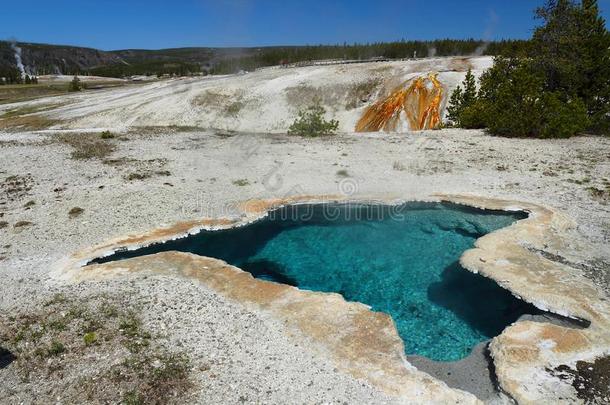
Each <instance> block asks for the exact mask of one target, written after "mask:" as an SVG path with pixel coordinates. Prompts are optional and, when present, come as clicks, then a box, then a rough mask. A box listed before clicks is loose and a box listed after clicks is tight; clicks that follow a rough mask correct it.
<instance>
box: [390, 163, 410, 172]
mask: <svg viewBox="0 0 610 405" xmlns="http://www.w3.org/2000/svg"><path fill="white" fill-rule="evenodd" d="M392 168H393V169H394V170H396V171H397V172H404V171H405V170H407V168H406V167H405V165H403V164H402V163H400V162H399V161H395V162H394V164H393V165H392Z"/></svg>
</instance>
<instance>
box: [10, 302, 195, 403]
mask: <svg viewBox="0 0 610 405" xmlns="http://www.w3.org/2000/svg"><path fill="white" fill-rule="evenodd" d="M123 308H124V309H123ZM0 341H2V346H3V348H2V350H4V351H6V352H7V353H11V354H12V355H13V354H14V359H13V362H12V363H11V366H10V367H11V368H12V369H11V372H12V373H14V374H15V375H17V376H19V377H21V378H22V379H23V381H27V382H28V383H30V384H33V385H34V386H37V385H39V384H43V383H44V382H47V381H48V380H49V378H53V381H54V383H53V384H52V385H51V387H50V388H49V390H48V391H45V392H44V393H42V394H41V395H42V397H39V398H38V400H40V402H43V403H47V402H55V401H56V399H57V398H58V397H59V396H61V397H62V401H65V402H66V403H142V404H148V403H152V404H167V403H173V404H178V403H182V402H184V397H185V395H187V394H188V393H189V392H190V391H191V389H192V388H193V383H192V380H191V360H190V359H189V357H188V356H187V355H186V354H185V353H181V352H174V351H171V350H169V349H168V347H167V346H166V345H167V343H166V342H165V340H158V339H156V338H154V337H153V336H152V335H151V334H150V333H149V332H148V331H147V330H146V329H145V327H144V325H143V322H142V320H141V318H140V316H139V309H138V308H137V307H133V306H131V305H129V303H128V302H126V301H124V300H123V298H121V297H118V296H117V297H114V298H110V297H108V296H106V295H97V296H90V297H88V298H87V299H73V298H67V297H66V296H64V295H63V294H56V295H55V296H54V297H53V298H52V299H50V300H49V301H47V302H46V303H45V304H44V305H43V306H39V307H38V309H36V310H34V311H30V312H23V313H18V314H15V313H12V314H8V313H4V312H3V313H0ZM85 368H86V369H87V373H86V374H87V376H83V377H81V378H78V381H77V382H76V383H75V380H74V377H73V376H75V375H79V374H81V373H82V371H83V369H85ZM9 402H10V400H9Z"/></svg>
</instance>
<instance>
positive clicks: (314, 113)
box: [288, 103, 339, 137]
mask: <svg viewBox="0 0 610 405" xmlns="http://www.w3.org/2000/svg"><path fill="white" fill-rule="evenodd" d="M325 114H326V110H325V109H324V107H322V106H321V105H320V104H319V103H316V104H314V105H312V106H310V107H308V108H306V109H305V110H301V111H299V115H298V117H297V119H296V120H295V121H294V123H293V124H292V125H291V126H290V128H289V129H288V133H289V134H290V135H300V136H309V137H317V136H322V135H334V134H335V132H336V131H337V129H338V128H339V121H336V120H330V121H326V120H325V119H324V115H325Z"/></svg>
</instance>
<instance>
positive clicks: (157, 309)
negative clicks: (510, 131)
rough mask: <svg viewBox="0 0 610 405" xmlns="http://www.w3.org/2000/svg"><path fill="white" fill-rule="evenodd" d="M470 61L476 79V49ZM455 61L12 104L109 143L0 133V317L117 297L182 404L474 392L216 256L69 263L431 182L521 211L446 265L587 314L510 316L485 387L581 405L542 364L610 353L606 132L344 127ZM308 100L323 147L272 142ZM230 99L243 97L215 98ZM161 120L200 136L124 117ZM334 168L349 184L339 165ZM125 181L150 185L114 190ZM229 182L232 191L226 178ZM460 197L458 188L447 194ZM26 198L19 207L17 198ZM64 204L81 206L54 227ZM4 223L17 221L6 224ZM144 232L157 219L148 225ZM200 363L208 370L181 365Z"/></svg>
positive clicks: (350, 314)
mask: <svg viewBox="0 0 610 405" xmlns="http://www.w3.org/2000/svg"><path fill="white" fill-rule="evenodd" d="M470 63H472V65H473V66H474V67H475V68H477V73H480V71H481V69H483V68H484V67H485V66H488V65H489V63H490V60H489V59H486V58H479V59H476V60H471V61H470ZM467 66H468V61H462V60H454V59H434V60H428V61H418V62H401V63H385V64H383V63H380V64H372V65H346V66H327V67H309V68H300V69H287V70H283V69H266V70H262V71H260V72H255V73H251V74H247V75H242V76H230V77H223V78H199V79H179V80H178V79H177V80H168V81H160V82H155V83H152V84H147V85H140V86H137V87H125V88H118V89H112V90H100V91H97V92H87V93H82V94H77V95H68V96H62V97H59V98H53V99H45V100H38V101H32V102H29V103H28V104H27V105H32V104H57V105H58V106H59V105H61V106H59V107H57V108H56V109H54V110H46V111H45V114H47V115H49V117H51V118H55V119H62V120H63V122H62V123H60V124H58V129H60V128H63V129H66V128H68V129H83V130H87V131H90V130H91V128H113V129H115V130H124V131H125V134H124V135H122V136H121V138H120V139H115V140H111V141H109V142H113V143H114V144H115V145H116V150H115V151H114V152H113V154H112V156H110V159H113V160H114V163H113V162H106V163H104V162H102V161H100V160H74V159H72V158H71V157H70V154H71V151H72V149H71V147H70V146H69V145H67V144H65V143H63V142H60V141H58V139H57V134H56V133H55V131H47V132H42V133H40V132H39V133H34V132H27V131H22V132H19V131H13V132H6V133H0V153H1V156H2V166H1V167H0V180H4V179H5V178H7V177H9V176H12V175H26V174H29V175H30V176H31V178H32V188H31V190H30V191H29V192H28V193H27V194H25V195H23V196H20V197H19V198H16V199H9V198H7V195H6V194H2V195H1V196H0V198H1V200H0V202H1V203H3V204H2V205H0V213H2V215H3V216H2V218H1V220H3V221H6V222H8V223H9V226H8V227H6V228H4V229H0V238H1V243H0V246H2V249H1V250H0V256H2V257H3V259H2V260H1V261H0V275H1V277H0V310H1V311H6V312H9V313H10V312H12V311H17V310H27V309H35V308H36V307H37V306H39V305H40V303H41V302H44V301H45V300H47V299H49V297H51V296H52V295H53V294H55V293H56V292H58V291H62V292H64V293H67V294H72V295H74V296H76V297H81V296H82V297H86V296H87V294H91V293H93V292H104V291H113V292H119V293H120V292H124V293H125V295H126V296H128V297H129V299H130V300H133V302H134V303H140V304H142V303H144V304H145V305H144V308H145V309H144V314H143V316H144V321H145V324H146V325H147V326H148V327H149V328H150V329H151V330H155V331H158V332H159V333H160V334H163V335H166V336H167V339H168V340H169V341H170V342H171V343H172V344H175V345H176V346H179V347H180V348H181V349H183V350H185V351H187V352H189V353H190V355H191V357H192V358H193V361H194V362H195V367H194V373H195V379H196V382H197V383H198V391H197V392H196V393H195V395H194V397H193V398H192V400H193V401H199V402H206V403H219V402H229V403H235V402H238V401H239V399H240V398H247V399H248V402H265V403H285V402H286V399H287V398H290V400H289V402H293V403H318V402H348V403H413V402H437V403H446V402H460V403H471V402H476V398H475V397H474V396H473V395H472V394H469V393H467V392H464V391H461V390H456V389H452V388H449V387H448V386H447V385H445V384H444V383H443V382H441V381H439V380H437V379H435V378H433V377H430V376H428V375H426V374H425V373H423V372H420V371H418V370H416V369H415V368H413V367H412V366H410V365H409V364H408V363H407V362H406V360H405V358H404V356H403V354H402V353H401V351H400V349H401V342H400V339H398V337H397V334H396V332H395V330H394V328H393V326H392V324H391V322H390V321H389V319H388V318H387V317H385V316H383V315H381V314H375V313H372V312H370V311H369V310H368V309H367V308H365V307H364V306H361V305H358V304H353V303H346V302H345V301H343V300H342V299H341V297H340V296H338V295H333V294H319V293H311V292H301V291H299V290H296V289H293V288H288V287H284V286H279V285H275V284H270V283H265V282H262V281H259V280H253V279H251V278H250V277H248V276H247V275H246V274H244V273H242V272H240V271H239V270H237V269H234V268H232V267H230V266H225V265H223V264H222V263H218V262H217V261H214V260H207V259H203V258H197V257H194V256H192V255H184V254H164V255H161V256H158V257H153V258H142V259H136V260H135V261H133V262H132V263H131V264H120V265H119V264H110V265H107V266H105V268H103V267H101V266H100V267H98V268H96V267H95V266H94V267H91V268H88V269H87V270H86V271H83V270H80V269H79V268H78V267H76V266H75V264H77V262H78V261H79V260H80V259H83V258H86V257H88V256H89V255H91V254H93V253H95V252H96V250H95V249H93V250H92V247H93V246H97V247H98V250H97V252H102V251H104V252H107V251H110V250H112V249H113V248H114V247H116V246H118V245H125V244H129V243H144V242H145V241H146V240H151V238H152V239H154V238H162V239H163V238H169V237H172V235H174V234H175V233H184V232H186V231H188V230H189V229H191V228H194V227H197V226H201V225H205V223H201V222H198V221H200V220H201V219H202V218H222V217H224V218H230V219H231V220H232V221H239V220H243V219H244V217H242V216H241V215H242V214H244V213H245V214H246V215H250V217H248V216H246V217H245V218H251V217H252V216H256V215H260V214H261V213H262V212H264V209H265V208H266V207H267V205H268V204H266V203H263V202H258V203H256V204H254V205H249V206H243V205H239V204H238V202H241V201H246V200H255V201H259V200H267V199H273V198H276V199H280V202H281V201H282V200H281V199H282V198H284V197H285V196H286V195H295V194H298V195H310V196H323V195H336V196H339V197H342V198H345V196H341V194H342V192H345V191H346V190H351V191H350V192H352V191H353V193H352V194H351V195H350V196H349V198H351V199H359V198H365V197H370V196H374V197H375V198H376V199H380V200H387V201H394V200H395V199H401V200H410V199H422V198H440V197H433V196H434V195H435V194H437V193H442V194H443V195H445V196H446V197H443V198H448V199H451V200H455V201H460V202H464V203H466V204H469V205H478V206H485V207H493V208H519V207H520V208H527V209H530V210H532V212H534V214H535V215H533V216H532V218H531V219H529V220H527V221H524V222H522V223H519V224H518V225H517V226H513V227H511V228H508V229H506V230H502V231H500V232H497V233H494V234H491V235H489V236H487V237H485V238H483V239H481V240H479V242H478V249H475V250H471V251H469V252H468V253H467V254H465V256H464V257H463V260H462V262H463V264H464V265H465V266H466V267H468V268H469V269H470V270H473V271H478V272H480V273H482V274H484V275H486V276H488V277H491V278H494V279H495V280H496V281H497V282H498V283H499V284H500V285H502V286H503V287H505V288H508V289H510V290H511V291H513V292H514V293H515V294H518V295H520V296H522V297H523V298H524V299H526V300H528V301H530V302H532V303H534V304H536V305H538V306H540V307H543V308H545V309H549V310H550V311H554V312H558V313H561V314H563V315H569V316H574V317H579V318H584V319H587V320H589V321H591V326H590V327H589V328H587V329H580V330H579V329H570V328H565V327H562V326H556V325H551V324H546V323H535V322H529V321H528V322H518V323H516V324H515V325H513V326H511V327H510V328H508V329H507V330H506V331H505V332H504V333H503V334H502V335H501V336H500V337H498V338H496V339H494V341H493V342H492V344H491V353H492V355H493V357H494V362H495V366H496V372H497V375H498V378H499V383H500V385H501V387H502V389H503V390H505V391H506V392H507V393H508V394H509V395H510V396H511V397H513V398H515V399H517V400H518V401H519V402H521V403H560V402H562V401H563V402H565V403H574V402H579V401H581V400H580V399H579V398H577V397H576V395H577V393H576V391H575V390H574V388H573V387H572V386H571V385H570V383H569V381H562V380H560V379H558V378H557V377H554V376H553V375H551V374H550V373H549V372H547V371H546V369H547V368H549V369H553V368H554V367H557V366H559V365H563V364H567V365H569V366H574V364H575V362H576V361H577V360H586V361H591V360H593V359H595V358H596V357H600V356H603V355H608V354H609V352H610V338H609V336H608V330H610V322H609V318H610V309H609V304H608V293H609V290H610V288H609V286H608V280H609V271H610V270H609V269H608V267H609V265H608V264H609V263H610V249H609V248H608V246H609V244H608V242H609V240H610V215H609V213H610V212H609V211H610V209H609V206H608V191H607V187H608V185H609V184H610V139H607V138H601V137H591V136H581V137H576V138H573V139H569V140H520V139H504V138H497V137H491V136H488V135H486V134H484V133H483V132H482V131H465V130H455V129H446V130H442V131H423V132H417V133H405V134H364V135H363V134H354V133H351V132H350V131H351V130H353V126H354V125H355V123H356V121H357V119H358V118H359V116H360V114H361V113H362V111H363V109H364V108H365V107H366V106H367V105H370V103H372V102H373V101H374V99H375V97H372V99H371V100H368V101H367V100H359V101H358V102H357V103H356V104H357V105H356V107H357V108H355V109H347V108H346V105H347V104H348V103H349V102H350V101H351V100H350V98H352V97H351V96H348V91H349V90H348V89H349V88H350V84H357V83H361V82H365V81H367V80H370V79H373V78H375V77H382V83H381V85H380V86H381V87H380V88H379V89H378V91H379V92H383V91H384V90H383V89H384V88H391V87H392V86H391V84H390V82H392V83H394V82H396V83H400V82H401V80H404V79H405V78H408V77H410V76H412V75H414V74H416V73H417V72H420V73H427V72H428V71H430V70H436V71H439V72H440V75H439V79H440V80H441V81H442V82H443V83H444V84H445V85H446V86H447V87H448V90H450V89H451V88H452V86H454V85H455V84H456V83H458V82H459V81H460V80H461V79H462V78H463V76H464V67H467ZM443 70H447V71H445V72H443ZM451 70H458V71H457V72H456V71H451ZM340 85H342V86H340ZM295 87H296V88H297V90H294V89H292V90H290V89H291V88H295ZM307 88H309V90H307ZM311 88H313V89H314V90H313V91H312V90H311ZM287 89H288V90H287ZM299 89H300V90H299ZM304 89H305V90H304ZM312 94H314V95H321V97H322V101H323V103H324V104H325V105H326V107H327V109H328V110H329V116H334V117H335V118H337V119H338V120H339V121H340V122H341V129H342V133H341V134H339V135H337V136H336V137H332V138H322V139H303V138H298V137H289V136H286V135H284V134H282V132H284V131H285V129H286V127H287V126H288V124H289V123H290V122H291V121H292V120H293V119H294V115H295V111H296V110H297V109H298V107H299V103H300V102H302V100H305V101H304V102H307V98H308V97H312ZM193 100H199V101H197V102H194V101H193ZM236 101H239V102H241V103H242V105H241V107H240V108H236V107H235V108H233V109H229V108H228V107H229V106H230V105H231V104H232V103H233V102H236ZM333 105H335V108H331V107H332V106H333ZM337 106H340V107H337ZM11 108H15V105H12V106H0V112H1V111H3V110H8V109H11ZM169 125H175V126H189V127H203V128H215V129H214V130H203V129H192V130H188V131H187V130H186V129H185V128H156V129H154V130H152V129H151V128H136V127H140V126H144V127H167V126H169ZM217 129H221V130H223V131H218V130H217ZM226 130H237V131H251V132H257V133H258V134H254V133H248V134H245V133H237V134H228V133H227V132H226ZM57 132H59V131H57ZM269 132H276V133H275V134H269ZM229 135H231V136H229ZM109 163H112V164H109ZM339 170H347V172H348V174H349V176H350V177H348V178H347V179H345V178H343V177H340V176H337V172H338V171H339ZM167 172H169V173H167ZM132 173H147V174H149V175H150V176H149V177H147V178H144V179H141V180H132V181H129V180H128V179H127V178H128V177H129V175H130V174H132ZM159 173H163V175H161V174H159ZM168 174H169V175H168ZM236 180H247V182H242V183H240V184H245V185H242V186H240V185H237V184H235V181H236ZM592 189H596V190H602V191H603V190H606V191H605V192H592V191H591V190H592ZM2 193H4V190H2ZM466 194H467V195H471V196H473V197H469V198H467V197H455V196H452V197H447V195H466ZM307 199H315V198H314V197H309V198H307ZM487 199H492V200H487ZM498 199H502V200H506V201H504V202H501V201H500V202H498V201H497V200H498ZM30 200H34V201H35V202H36V204H35V205H34V206H31V207H29V208H27V209H26V208H24V204H25V203H26V202H28V201H30ZM73 207H81V208H83V209H84V212H83V214H82V215H80V216H78V217H76V218H74V219H69V217H68V211H70V209H71V208H73ZM544 207H548V209H547V208H544ZM18 221H30V222H32V225H31V226H29V227H21V228H14V227H13V225H14V224H15V223H17V222H18ZM179 222H182V225H179V226H175V225H174V224H176V223H179ZM172 226H173V227H172ZM159 227H168V230H167V231H165V232H161V233H159V232H156V233H155V232H153V233H147V232H150V231H151V230H152V229H156V228H159ZM125 235H133V237H132V238H131V239H130V238H126V237H125ZM137 235H146V236H145V237H144V239H141V238H138V237H137ZM108 241H113V242H112V243H108ZM539 250H540V251H544V252H546V253H547V254H546V255H544V256H543V255H542V254H540V253H538V251H539ZM76 252H80V253H77V254H76V255H75V253H76ZM551 255H553V256H551ZM549 258H553V259H554V260H550V259H549ZM109 269H114V270H115V271H114V272H110V271H109ZM138 270H140V271H138ZM111 275H112V276H116V277H109V276H111ZM185 278H186V279H187V281H185ZM75 280H84V281H83V282H80V283H74V281H75ZM481 305H485V303H481ZM331 308H332V309H331ZM346 327H348V328H346ZM204 363H205V364H213V366H212V369H211V370H206V369H205V368H203V367H197V365H198V364H204ZM91 367H94V364H92V366H91ZM9 370H10V367H9V368H6V369H3V370H0V391H2V392H9V393H10V394H9V395H12V397H10V398H9V399H8V400H9V402H10V401H13V400H14V401H17V399H18V398H19V400H20V401H24V400H25V401H26V402H27V401H28V399H32V398H33V397H35V394H36V393H41V392H44V388H45V387H29V386H27V384H21V383H20V382H19V380H18V379H16V378H15V377H14V376H11V375H10V373H9ZM210 373H213V374H214V378H211V377H210ZM77 377H78V376H75V381H76V378H77ZM52 383H53V382H52V381H49V384H52ZM485 399H486V400H489V401H492V402H493V401H498V402H499V401H503V400H507V397H506V396H502V395H500V394H498V396H497V397H494V398H485Z"/></svg>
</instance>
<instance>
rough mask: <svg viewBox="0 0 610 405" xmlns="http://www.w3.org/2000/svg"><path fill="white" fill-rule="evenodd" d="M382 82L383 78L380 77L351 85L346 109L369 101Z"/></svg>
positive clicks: (351, 108)
mask: <svg viewBox="0 0 610 405" xmlns="http://www.w3.org/2000/svg"><path fill="white" fill-rule="evenodd" d="M381 83H382V80H381V79H380V78H374V79H370V80H366V81H363V82H360V83H356V84H354V85H353V86H351V87H350V88H349V90H348V93H347V100H348V101H347V104H346V106H345V109H347V110H353V109H354V108H358V107H360V106H362V105H364V104H366V103H368V102H369V101H370V100H371V98H372V97H373V95H375V93H376V92H377V90H378V88H379V86H381Z"/></svg>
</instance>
